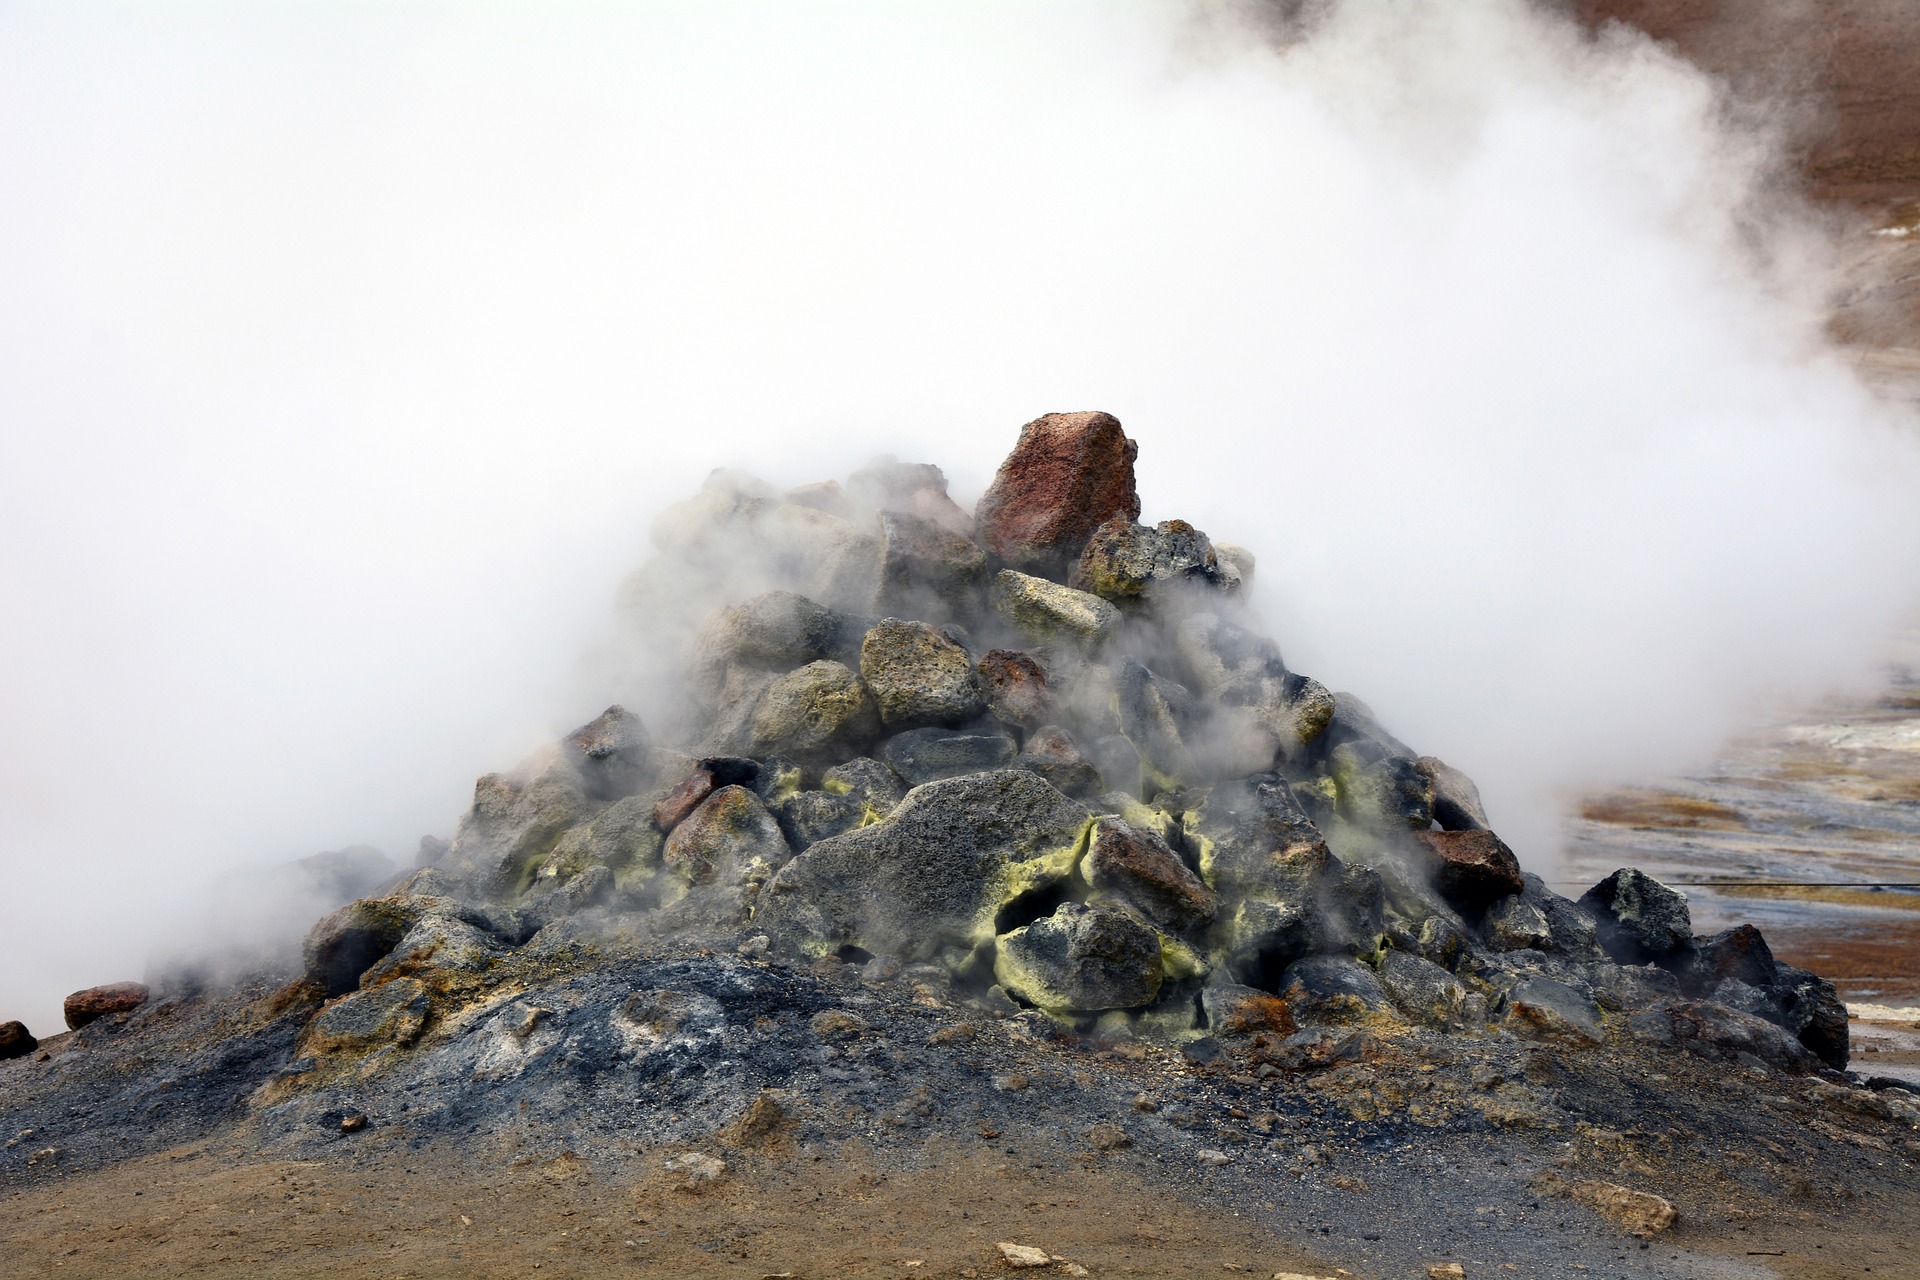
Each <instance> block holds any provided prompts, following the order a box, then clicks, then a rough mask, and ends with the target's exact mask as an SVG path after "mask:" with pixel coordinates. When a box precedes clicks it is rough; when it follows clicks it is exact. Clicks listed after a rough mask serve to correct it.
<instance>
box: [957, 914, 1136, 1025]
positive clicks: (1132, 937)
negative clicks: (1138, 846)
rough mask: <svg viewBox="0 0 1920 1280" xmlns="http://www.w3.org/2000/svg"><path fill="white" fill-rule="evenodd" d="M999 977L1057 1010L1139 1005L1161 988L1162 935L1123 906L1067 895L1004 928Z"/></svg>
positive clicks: (995, 973) (997, 966)
mask: <svg viewBox="0 0 1920 1280" xmlns="http://www.w3.org/2000/svg"><path fill="white" fill-rule="evenodd" d="M993 976H994V977H995V978H996V979H997V980H998V981H999V983H1000V985H1001V986H1002V987H1003V988H1005V989H1006V990H1007V991H1009V992H1011V993H1013V994H1014V995H1016V996H1018V997H1020V998H1021V999H1023V1000H1025V1001H1027V1002H1028V1003H1029V1004H1033V1005H1038V1006H1039V1007H1040V1008H1042V1009H1046V1010H1049V1011H1052V1012H1093V1011H1096V1010H1100V1009H1132V1008H1138V1007H1139V1006H1141V1005H1145V1004H1152V1003H1153V1001H1154V999H1155V998H1156V997H1158V996H1159V994H1160V983H1161V980H1162V976H1163V975H1162V970H1161V963H1160V935H1159V934H1157V933H1155V932H1154V931H1153V930H1152V929H1150V928H1148V927H1147V926H1146V925H1144V924H1142V923H1140V922H1139V921H1138V920H1135V919H1134V918H1133V917H1132V916H1130V915H1128V914H1127V913H1126V912H1124V911H1116V910H1114V909H1113V908H1111V907H1102V906H1090V905H1084V904H1081V903H1077V902H1068V903H1064V904H1062V905H1061V906H1060V907H1059V908H1058V909H1056V910H1055V911H1054V913H1053V914H1052V915H1050V916H1047V917H1044V918H1043V919H1040V920H1036V921H1034V922H1033V923H1032V924H1029V925H1026V926H1023V927H1022V928H1019V929H1015V930H1013V931H1012V932H1010V933H1005V934H1002V935H1001V936H1000V938H999V939H998V940H997V942H996V946H995V951H994V961H993Z"/></svg>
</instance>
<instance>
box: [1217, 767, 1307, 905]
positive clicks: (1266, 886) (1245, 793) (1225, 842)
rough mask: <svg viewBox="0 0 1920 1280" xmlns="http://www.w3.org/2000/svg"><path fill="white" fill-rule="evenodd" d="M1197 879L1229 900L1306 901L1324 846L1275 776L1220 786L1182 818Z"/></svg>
mask: <svg viewBox="0 0 1920 1280" xmlns="http://www.w3.org/2000/svg"><path fill="white" fill-rule="evenodd" d="M1181 826H1182V830H1183V833H1184V835H1185V839H1186V842H1187V845H1188V846H1189V847H1190V848H1194V849H1197V850H1198V851H1199V862H1200V875H1201V877H1202V878H1203V879H1205V880H1206V882H1207V884H1208V885H1209V886H1211V887H1212V888H1213V890H1214V891H1215V892H1216V893H1219V894H1221V895H1222V896H1224V897H1226V898H1228V899H1233V898H1248V897H1250V898H1262V899H1270V900H1281V901H1285V900H1291V899H1297V898H1299V897H1302V896H1304V895H1305V894H1306V893H1307V890H1308V886H1309V884H1310V883H1311V882H1312V881H1313V879H1314V878H1315V877H1316V876H1317V875H1319V874H1320V873H1321V872H1322V871H1324V870H1325V869H1326V867H1327V865H1328V863H1329V861H1330V855H1329V854H1328V852H1327V842H1326V840H1325V839H1323V838H1322V837H1321V835H1320V829H1319V828H1318V827H1316V826H1314V825H1313V823H1312V822H1311V821H1310V820H1308V818H1307V815H1306V811H1305V810H1304V809H1302V808H1301V807H1300V803H1299V801H1298V800H1296V799H1294V795H1293V789H1292V788H1291V787H1289V786H1288V785H1287V782H1286V780H1285V779H1283V778H1281V777H1280V776H1279V775H1278V774H1261V775H1256V776H1254V777H1251V778H1244V779H1240V780H1238V781H1235V782H1223V783H1221V784H1220V785H1219V786H1216V787H1214V788H1213V789H1212V790H1211V791H1209V792H1208V793H1207V794H1206V797H1205V798H1204V799H1203V800H1201V801H1200V802H1199V803H1198V804H1195V805H1192V806H1190V807H1189V808H1188V809H1187V811H1186V813H1185V814H1184V815H1182V817H1181Z"/></svg>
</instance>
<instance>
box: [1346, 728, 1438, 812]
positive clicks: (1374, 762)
mask: <svg viewBox="0 0 1920 1280" xmlns="http://www.w3.org/2000/svg"><path fill="white" fill-rule="evenodd" d="M1327 771H1328V772H1329V773H1330V774H1331V775H1332V776H1333V780H1334V783H1335V785H1336V786H1338V787H1339V788H1340V807H1341V809H1342V810H1343V811H1344V812H1345V813H1346V815H1347V817H1348V818H1350V819H1351V820H1352V821H1354V822H1356V823H1359V824H1361V825H1363V826H1369V827H1384V828H1403V827H1404V828H1410V829H1412V830H1414V831H1425V830H1427V828H1429V827H1430V826H1432V825H1433V780H1432V779H1431V778H1429V777H1428V776H1427V775H1426V774H1425V773H1424V772H1422V771H1421V769H1420V765H1419V762H1418V761H1416V760H1415V759H1414V758H1413V757H1412V756H1409V755H1395V754H1389V753H1387V752H1386V750H1385V749H1384V748H1383V747H1381V746H1380V745H1379V744H1378V743H1375V742H1370V741H1353V742H1345V743H1342V744H1340V745H1339V746H1337V747H1335V748H1334V749H1333V751H1332V753H1331V754H1330V755H1329V756H1328V758H1327Z"/></svg>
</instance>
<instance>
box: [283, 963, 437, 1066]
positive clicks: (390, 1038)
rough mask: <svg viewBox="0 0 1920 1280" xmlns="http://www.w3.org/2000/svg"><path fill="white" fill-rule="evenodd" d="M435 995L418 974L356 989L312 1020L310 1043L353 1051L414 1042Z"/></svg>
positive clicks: (322, 1049)
mask: <svg viewBox="0 0 1920 1280" xmlns="http://www.w3.org/2000/svg"><path fill="white" fill-rule="evenodd" d="M432 1008H433V1002H432V996H431V994H430V993H429V992H428V990H427V986H426V984H425V983H423V982H421V981H420V980H419V979H417V978H395V979H393V980H392V981H391V982H388V983H385V984H383V985H381V986H378V987H374V988H373V989H372V990H370V991H356V992H354V993H353V994H351V995H348V996H345V997H343V998H342V999H340V1000H337V1001H335V1002H334V1003H332V1004H330V1005H328V1006H327V1007H326V1008H324V1009H322V1010H321V1011H320V1012H319V1014H318V1015H316V1016H315V1017H314V1020H313V1021H312V1022H311V1023H310V1024H308V1027H307V1031H306V1037H305V1042H306V1046H307V1047H308V1048H310V1049H312V1050H314V1051H315V1052H318V1053H351V1052H355V1051H358V1050H365V1049H375V1048H379V1047H381V1046H384V1045H389V1044H396V1045H407V1044H412V1043H413V1042H414V1041H415V1040H418V1039H419V1038H420V1033H421V1031H422V1030H423V1029H424V1028H425V1027H426V1024H427V1015H428V1014H429V1013H430V1012H432Z"/></svg>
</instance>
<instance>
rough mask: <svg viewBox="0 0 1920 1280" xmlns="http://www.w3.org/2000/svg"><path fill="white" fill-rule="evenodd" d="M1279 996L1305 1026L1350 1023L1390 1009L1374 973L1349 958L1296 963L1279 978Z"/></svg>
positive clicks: (1297, 961)
mask: <svg viewBox="0 0 1920 1280" xmlns="http://www.w3.org/2000/svg"><path fill="white" fill-rule="evenodd" d="M1279 994H1280V997H1281V998H1282V999H1283V1000H1285V1001H1286V1002H1287V1005H1288V1007H1289V1008H1291V1009H1292V1010H1293V1016H1294V1017H1295V1018H1296V1019H1297V1020H1299V1021H1300V1022H1303V1023H1314V1022H1350V1021H1353V1020H1355V1019H1359V1018H1366V1017H1369V1016H1371V1015H1373V1014H1377V1013H1382V1012H1385V1011H1386V1010H1387V1009H1388V1008H1389V1007H1390V1002H1389V1001H1388V999H1387V993H1386V992H1384V991H1382V990H1381V989H1380V980H1379V978H1378V977H1377V976H1375V974H1374V972H1373V970H1371V969H1369V968H1367V966H1366V965H1364V964H1361V963H1360V962H1359V961H1358V960H1355V959H1352V958H1351V957H1348V956H1309V957H1307V958H1306V959H1304V960H1296V961H1295V962H1294V963H1292V964H1290V965H1288V966H1287V970H1286V972H1285V973H1283V974H1282V975H1281V976H1280V990H1279Z"/></svg>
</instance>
